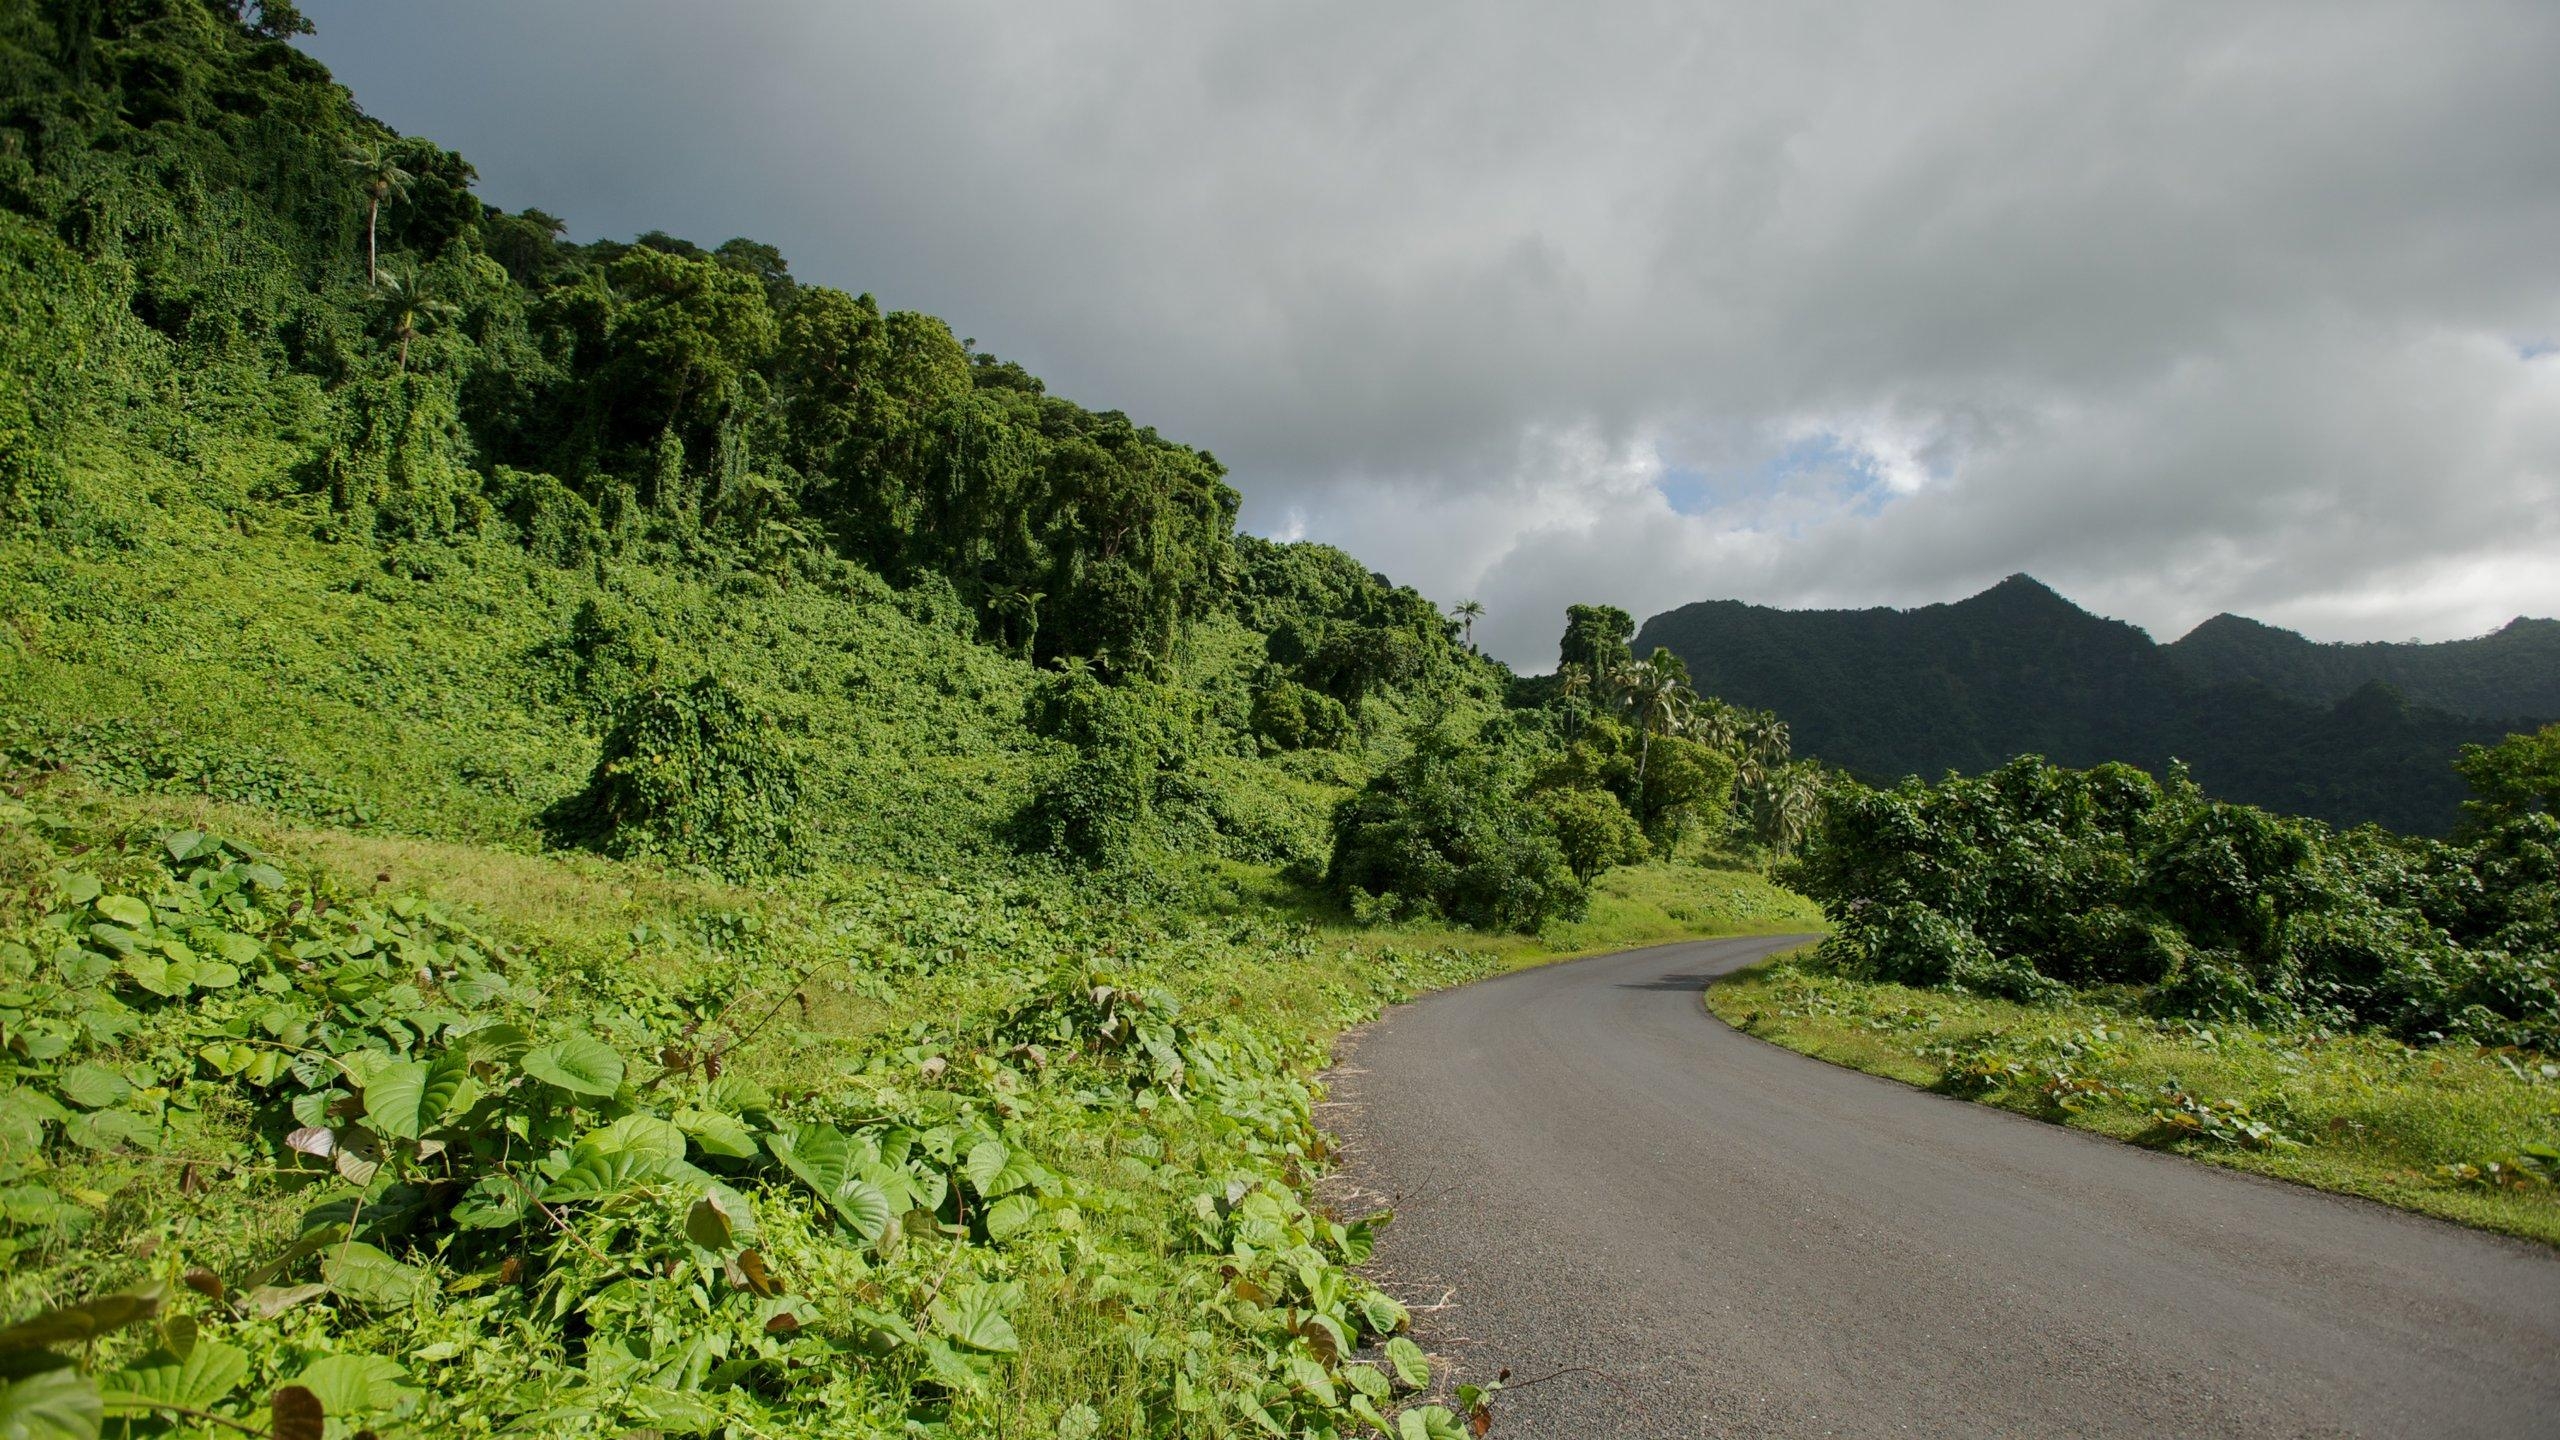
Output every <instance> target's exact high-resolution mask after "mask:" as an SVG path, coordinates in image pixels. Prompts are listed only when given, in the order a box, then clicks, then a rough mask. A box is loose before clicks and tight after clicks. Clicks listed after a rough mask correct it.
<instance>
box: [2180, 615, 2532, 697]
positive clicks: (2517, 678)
mask: <svg viewBox="0 0 2560 1440" xmlns="http://www.w3.org/2000/svg"><path fill="white" fill-rule="evenodd" d="M2161 653H2162V654H2164V655H2166V656H2168V658H2169V662H2170V664H2171V665H2173V666H2175V667H2176V668H2177V670H2178V671H2179V673H2181V674H2183V675H2185V676H2186V677H2187V678H2188V679H2189V680H2191V681H2193V682H2195V683H2196V684H2199V685H2226V684H2235V683H2239V682H2243V681H2255V682H2257V683H2258V684H2261V685H2264V686H2266V687H2267V688H2268V689H2270V690H2273V691H2275V692H2277V693H2278V694H2281V695H2289V696H2291V697H2293V698H2294V699H2296V700H2305V701H2309V702H2310V703H2312V704H2314V705H2334V704H2336V703H2337V702H2338V701H2340V700H2343V699H2345V698H2346V697H2347V696H2348V695H2350V694H2353V693H2354V692H2355V691H2356V690H2358V689H2360V688H2362V687H2363V686H2366V685H2371V684H2375V683H2380V684H2384V685H2389V686H2390V687H2392V688H2393V689H2395V690H2398V691H2399V692H2400V693H2401V694H2402V695H2405V696H2407V697H2408V699H2409V703H2411V704H2413V705H2423V706H2426V707H2427V708H2429V709H2433V710H2444V711H2448V712H2450V713H2452V714H2455V715H2468V716H2471V717H2473V718H2475V719H2482V720H2510V719H2514V718H2516V717H2518V716H2524V715H2560V620H2533V619H2527V618H2525V617H2522V616H2518V617H2517V618H2516V619H2513V620H2510V621H2508V622H2507V623H2506V624H2505V625H2503V626H2501V627H2499V629H2498V630H2497V631H2495V632H2494V633H2492V634H2488V635H2481V636H2477V637H2474V638H2472V639H2469V640H2447V641H2442V642H2439V643H2436V644H2432V645H2430V644H2424V643H2420V642H2416V641H2410V642H2393V641H2388V640H2375V641H2369V642H2366V643H2364V644H2357V645H2348V644H2320V643H2317V642H2314V641H2310V640H2306V639H2304V638H2302V637H2301V636H2300V635H2297V634H2295V633H2294V632H2293V631H2291V630H2281V629H2278V628H2277V627H2275V626H2273V625H2267V624H2262V623H2260V622H2259V621H2256V620H2250V619H2247V618H2245V617H2242V616H2239V615H2216V616H2214V617H2213V618H2212V619H2210V620H2207V621H2206V622H2204V623H2203V624H2201V625H2199V626H2197V627H2196V628H2195V629H2193V630H2190V631H2188V632H2187V633H2186V634H2185V635H2183V636H2181V637H2179V638H2178V639H2177V640H2175V641H2173V642H2171V643H2170V644H2168V645H2166V646H2163V647H2162V649H2161Z"/></svg>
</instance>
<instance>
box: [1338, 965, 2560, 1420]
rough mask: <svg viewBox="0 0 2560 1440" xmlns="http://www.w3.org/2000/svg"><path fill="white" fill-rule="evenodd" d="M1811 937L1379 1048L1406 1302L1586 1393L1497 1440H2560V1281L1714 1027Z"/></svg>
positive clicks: (1369, 1087)
mask: <svg viewBox="0 0 2560 1440" xmlns="http://www.w3.org/2000/svg"><path fill="white" fill-rule="evenodd" d="M1787 943H1789V942H1787V941H1783V940H1759V939H1753V940H1722V941H1708V942H1703V943H1698V944H1688V945H1670V946H1663V947H1660V948H1656V949H1651V950H1639V951H1631V952H1627V953H1624V954H1619V955H1611V956H1604V957H1602V958H1599V959H1596V960H1586V961H1579V962H1575V963H1572V964H1568V965H1558V966H1551V967H1548V968H1546V969H1541V970H1531V971H1524V972H1521V973H1519V974H1515V975H1510V976H1505V977H1503V978H1500V979H1496V980H1491V981H1486V982H1484V983H1481V984H1477V985H1471V986H1467V987H1464V988H1461V989H1457V990H1451V991H1447V992H1444V993H1442V994H1439V995H1436V996H1432V997H1430V998H1428V999H1425V1000H1421V1001H1418V1002H1416V1003H1414V1004H1411V1005H1406V1006H1401V1007H1399V1008H1397V1009H1395V1010H1393V1011H1390V1012H1389V1013H1388V1014H1387V1015H1386V1016H1385V1017H1383V1018H1382V1019H1380V1020H1379V1021H1378V1022H1377V1023H1376V1024H1374V1025H1372V1026H1370V1027H1369V1028H1368V1029H1366V1030H1365V1031H1363V1032H1361V1033H1359V1034H1357V1035H1356V1036H1354V1037H1352V1038H1351V1039H1350V1040H1349V1041H1348V1042H1346V1048H1345V1050H1344V1052H1343V1061H1342V1064H1341V1065H1340V1067H1339V1068H1338V1069H1337V1070H1336V1072H1335V1075H1334V1079H1333V1094H1332V1108H1330V1109H1329V1110H1328V1111H1327V1112H1326V1114H1327V1123H1328V1124H1329V1125H1330V1126H1331V1128H1333V1129H1334V1130H1336V1131H1337V1132H1338V1133H1340V1134H1341V1135H1342V1137H1343V1139H1344V1142H1345V1166H1344V1169H1343V1171H1342V1174H1341V1179H1340V1181H1339V1182H1338V1183H1339V1184H1340V1185H1341V1186H1342V1187H1343V1188H1344V1190H1345V1192H1346V1193H1347V1195H1348V1198H1352V1199H1355V1200H1356V1199H1361V1198H1366V1199H1369V1200H1371V1201H1373V1202H1374V1201H1387V1200H1392V1201H1393V1202H1394V1204H1395V1206H1396V1210H1397V1219H1396V1221H1395V1223H1394V1224H1392V1225H1390V1226H1389V1227H1388V1228H1387V1229H1386V1230H1385V1232H1384V1233H1383V1234H1382V1236H1381V1239H1380V1243H1379V1247H1378V1255H1377V1259H1376V1261H1375V1263H1374V1265H1373V1267H1372V1273H1373V1275H1374V1277H1375V1278H1377V1279H1378V1280H1380V1281H1381V1282H1382V1283H1384V1284H1386V1285H1387V1286H1388V1287H1389V1288H1390V1289H1392V1290H1393V1291H1395V1292H1396V1293H1397V1294H1399V1295H1400V1296H1402V1297H1404V1298H1405V1299H1406V1300H1407V1301H1408V1302H1412V1303H1415V1304H1417V1305H1419V1306H1425V1307H1428V1306H1434V1305H1439V1306H1441V1307H1442V1308H1436V1309H1423V1310H1421V1311H1420V1312H1419V1313H1418V1314H1417V1317H1416V1334H1417V1337H1418V1338H1419V1339H1420V1340H1421V1341H1422V1343H1423V1344H1424V1346H1425V1347H1426V1348H1428V1349H1431V1350H1432V1351H1434V1352H1435V1353H1439V1354H1443V1355H1446V1356H1449V1357H1451V1358H1453V1359H1454V1360H1456V1361H1457V1362H1458V1364H1459V1365H1460V1366H1461V1367H1463V1369H1464V1370H1465V1371H1467V1372H1468V1373H1469V1374H1471V1375H1482V1374H1488V1373H1491V1372H1492V1371H1494V1370H1496V1369H1497V1368H1499V1367H1502V1366H1508V1367H1510V1368H1511V1370H1512V1371H1513V1372H1514V1375H1513V1383H1514V1384H1515V1385H1517V1384H1519V1383H1520V1382H1522V1381H1528V1380H1536V1379H1538V1378H1539V1377H1541V1376H1545V1375H1548V1374H1550V1373H1553V1372H1557V1371H1566V1372H1567V1373H1564V1374H1561V1375H1558V1376H1557V1377H1556V1378H1554V1379H1550V1380H1545V1381H1544V1382H1543V1383H1540V1384H1537V1385H1533V1386H1530V1387H1529V1388H1527V1389H1523V1390H1518V1391H1515V1392H1514V1393H1512V1394H1511V1395H1508V1396H1505V1397H1502V1399H1501V1402H1500V1403H1499V1404H1498V1406H1497V1407H1496V1410H1495V1412H1494V1413H1495V1425H1494V1431H1493V1433H1494V1435H1496V1436H1513V1437H1519V1436H1536V1437H1556V1440H1582V1437H1593V1440H1599V1437H1616V1436H1644V1437H1672V1436H1678V1437H1689V1436H1705V1435H1788V1436H1798V1435H1807V1436H1811V1435H1854V1436H1871V1435H1872V1436H1885V1435H1892V1436H1910V1435H1966V1436H1981V1435H2028V1436H2065V1435H2247V1436H2309V1435H2317V1436H2340V1435H2424V1436H2464V1435H2482V1436H2490V1435H2494V1436H2500V1437H2517V1436H2555V1435H2560V1257H2555V1256H2554V1255H2552V1254H2551V1253H2549V1252H2547V1251H2544V1250H2541V1249H2538V1248H2535V1247H2531V1246H2527V1245H2524V1244H2521V1243H2517V1242H2511V1241H2507V1240H2503V1239H2499V1238H2496V1237H2493V1236H2488V1235H2482V1234H2477V1233H2474V1232H2471V1231H2466V1230H2463V1229H2460V1228H2458V1227H2456V1226H2452V1225H2447V1224H2443V1223H2440V1222H2436V1221H2431V1220H2425V1219H2420V1218H2418V1217H2415V1216H2409V1215H2403V1214H2400V1213H2397V1212H2394V1211H2390V1210H2386V1209H2384V1208H2382V1207H2380V1206H2377V1205H2370V1204H2366V1203H2363V1202H2360V1201H2353V1200H2344V1199H2338V1198H2335V1197H2331V1196H2325V1195H2321V1194H2318V1193H2315V1192H2312V1191H2309V1190H2303V1189H2300V1188H2297V1187H2294V1186H2289V1185H2283V1184H2278V1183H2276V1182H2273V1181H2264V1180H2259V1179H2256V1178H2254V1177H2250V1176H2245V1175H2238V1174H2233V1173H2231V1172H2228V1171H2221V1170H2215V1169H2212V1168H2210V1167H2207V1166H2204V1165H2200V1164H2196V1163H2193V1162H2191V1161H2186V1160H2181V1159H2178V1158H2176V1157H2174V1156H2168V1155H2160V1154H2154V1153H2151V1152H2148V1151H2143V1150H2137V1149H2134V1148H2132V1147H2130V1146H2125V1145H2119V1144H2116V1143H2114V1142H2111V1141H2107V1140H2102V1139H2098V1138H2096V1137H2094V1136H2089V1135H2083V1134H2077V1133H2074V1132H2072V1131H2069V1130H2065V1129H2062V1128H2061V1127H2059V1126H2054V1125H2045V1124H2040V1123H2038V1122H2035V1121H2032V1120H2028V1119H2025V1118H2023V1117H2019V1116H2014V1115H2009V1114H2005V1113H2002V1112H2000V1111H1996V1110H1992V1109H1989V1108H1987V1107H1983V1106H1978V1105H1968V1104H1965V1103H1963V1102H1960V1101H1955V1100H1949V1099H1945V1098H1942V1097H1939V1096H1935V1095H1930V1094H1927V1093H1924V1092H1921V1091H1917V1090H1912V1089H1909V1088H1907V1087H1904V1086H1901V1085H1896V1084H1893V1083H1892V1082H1889V1081H1885V1080H1879V1079H1876V1078H1874V1077H1872V1076H1867V1075H1861V1074H1858V1073H1856V1072H1854V1071H1849V1070H1843V1069H1839V1068H1837V1067H1834V1066H1831V1065H1826V1064H1823V1063H1822V1062H1820V1061H1816V1060H1809V1059H1806V1058H1805V1057H1803V1056H1800V1055H1796V1054H1793V1053H1791V1052H1789V1051H1786V1050H1782V1049H1779V1048H1778V1047H1776V1046H1774V1045H1769V1044H1766V1043H1764V1042H1761V1041H1758V1040H1754V1039H1751V1038H1749V1037H1748V1036H1745V1035H1742V1034H1739V1033H1737V1032H1736V1031H1734V1030H1732V1029H1730V1028H1728V1027H1727V1026H1725V1025H1724V1024H1723V1023H1722V1022H1721V1021H1719V1020H1717V1019H1715V1018H1714V1017H1713V1016H1712V1015H1709V1014H1708V1013H1706V1010H1705V1008H1704V1006H1703V1005H1701V1004H1700V1002H1699V998H1698V992H1699V990H1700V989H1701V988H1702V986H1703V985H1704V984H1705V983H1706V982H1707V981H1709V980H1710V979H1712V978H1713V977H1714V976H1717V975H1720V974H1723V973H1725V972H1727V971H1730V970H1733V969H1735V968H1737V967H1739V966H1742V965H1745V964H1748V963H1750V962H1751V961H1752V960H1755V959H1758V958H1759V957H1761V956H1762V955H1765V954H1768V953H1770V952H1771V951H1773V950H1776V949H1780V948H1783V947H1784V946H1785V945H1786V944H1787ZM1444 1302H1445V1303H1444ZM1577 1367H1578V1368H1577Z"/></svg>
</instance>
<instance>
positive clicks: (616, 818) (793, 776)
mask: <svg viewBox="0 0 2560 1440" xmlns="http://www.w3.org/2000/svg"><path fill="white" fill-rule="evenodd" d="M801 784H802V782H801V767H800V763H799V760H798V759H797V757H795V756H794V755H793V754H792V751H791V748H790V746H789V745H788V744H787V743H786V742H785V741H784V739H783V736H782V733H781V730H780V729H779V727H777V726H776V725H775V723H774V721H773V718H772V717H771V716H770V715H767V714H765V713H764V712H762V711H760V710H757V709H755V708H753V707H752V706H750V705H749V704H748V703H747V702H746V701H745V700H743V699H741V698H740V697H739V695H738V693H737V692H736V691H734V690H731V689H730V688H729V687H728V686H727V685H725V684H723V683H721V681H720V680H718V679H717V678H715V677H713V676H708V675H706V676H704V677H702V678H701V679H699V680H696V681H694V682H693V683H692V684H690V685H686V686H683V687H681V688H675V687H668V686H657V687H652V688H650V689H648V690H644V691H642V692H640V693H639V694H638V695H636V696H634V697H633V698H632V699H631V700H630V701H629V702H628V703H626V704H625V705H623V706H622V707H621V709H620V712H619V714H618V715H617V716H616V718H615V720H614V725H613V729H612V730H611V731H610V732H609V733H608V734H607V735H606V736H605V742H604V753H603V755H602V756H601V757H600V758H599V759H598V760H597V761H596V768H595V772H594V774H593V775H592V776H590V777H589V779H588V781H587V788H586V789H584V790H582V791H580V792H579V793H578V794H576V795H574V796H571V797H570V798H569V799H567V800H565V801H563V802H562V803H561V804H560V805H559V806H557V807H555V809H554V811H553V812H552V815H551V817H550V819H551V826H552V829H553V830H554V832H555V834H557V835H558V836H559V837H561V838H563V839H567V840H571V841H574V842H575V843H580V844H585V845H589V846H592V847H594V848H596V849H599V850H602V851H603V852H604V853H606V854H608V855H614V856H624V857H628V856H649V857H652V858H656V859H661V860H666V861H670V862H673V863H676V864H680V865H695V866H700V867H703V868H705V869H708V870H711V871H714V872H716V873H719V874H723V875H732V876H736V875H755V874H764V873H767V872H771V871H776V870H782V869H788V868H791V867H792V865H793V863H794V859H795V855H796V853H797V851H798V850H799V847H800V830H801V818H800V803H801V799H800V797H801Z"/></svg>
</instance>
